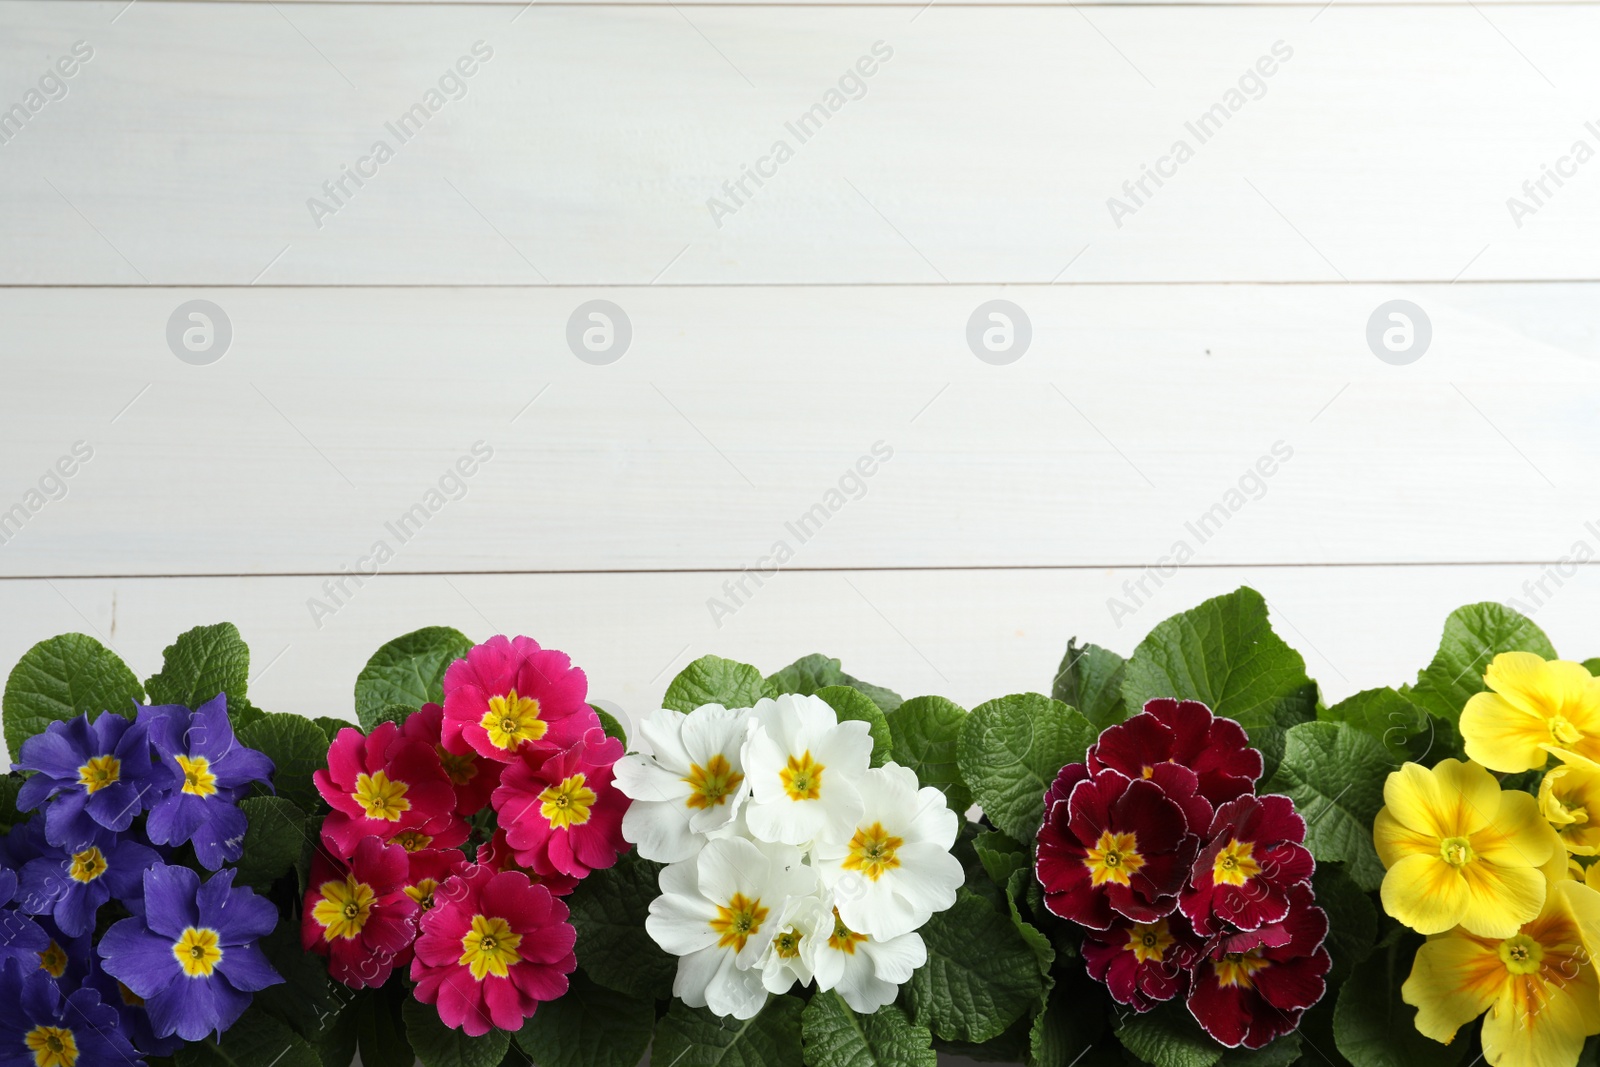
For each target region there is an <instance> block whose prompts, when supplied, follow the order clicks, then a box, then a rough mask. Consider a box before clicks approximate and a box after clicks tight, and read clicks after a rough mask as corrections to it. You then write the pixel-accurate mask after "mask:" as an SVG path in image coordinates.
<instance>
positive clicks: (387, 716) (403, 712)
mask: <svg viewBox="0 0 1600 1067" xmlns="http://www.w3.org/2000/svg"><path fill="white" fill-rule="evenodd" d="M421 710H422V709H421V708H419V707H417V706H416V705H414V704H385V705H384V706H383V707H381V708H379V709H378V710H377V711H376V712H374V713H373V715H372V725H371V726H369V727H365V728H364V729H366V730H368V731H369V732H370V731H371V730H375V729H377V728H378V727H379V726H381V725H382V724H383V723H386V722H392V723H394V724H395V725H396V726H404V725H405V724H406V720H407V719H409V718H411V716H413V715H415V714H416V713H417V712H419V711H421ZM344 725H345V726H354V725H355V724H354V723H348V722H347V723H345V724H344Z"/></svg>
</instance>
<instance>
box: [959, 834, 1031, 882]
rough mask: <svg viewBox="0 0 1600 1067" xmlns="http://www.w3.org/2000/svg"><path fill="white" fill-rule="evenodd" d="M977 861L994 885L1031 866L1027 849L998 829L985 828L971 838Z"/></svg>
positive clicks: (1008, 879)
mask: <svg viewBox="0 0 1600 1067" xmlns="http://www.w3.org/2000/svg"><path fill="white" fill-rule="evenodd" d="M972 848H973V851H975V852H976V853H977V854H978V862H980V863H982V864H983V869H984V872H985V873H986V874H988V876H989V879H990V880H991V881H992V882H994V884H995V885H1005V884H1006V883H1007V882H1009V881H1010V880H1011V875H1012V874H1013V873H1015V872H1016V871H1019V870H1021V869H1022V868H1024V867H1028V866H1031V863H1030V862H1029V860H1028V850H1027V849H1026V848H1024V847H1022V845H1020V844H1018V843H1017V842H1016V841H1013V840H1012V839H1011V838H1010V837H1009V836H1007V835H1006V834H1003V833H1001V832H1000V831H999V830H985V831H983V832H982V833H979V834H978V835H977V836H976V837H974V838H973V839H972Z"/></svg>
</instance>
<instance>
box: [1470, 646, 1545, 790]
mask: <svg viewBox="0 0 1600 1067" xmlns="http://www.w3.org/2000/svg"><path fill="white" fill-rule="evenodd" d="M1534 658H1535V659H1538V657H1537V656H1535V657H1534ZM1460 727H1461V739H1462V741H1463V742H1465V744H1466V750H1467V757H1468V758H1469V759H1472V760H1473V761H1475V762H1477V763H1481V764H1483V765H1484V766H1485V767H1488V768H1489V769H1490V770H1495V771H1504V772H1507V773H1511V774H1515V773H1518V772H1520V771H1531V770H1533V769H1534V768H1535V767H1543V766H1544V765H1545V762H1546V761H1547V760H1548V759H1549V758H1550V757H1549V753H1547V752H1546V751H1545V750H1544V749H1543V748H1542V747H1540V746H1541V745H1543V744H1544V743H1545V742H1547V741H1549V740H1550V727H1549V725H1548V724H1547V723H1546V721H1545V719H1544V718H1543V717H1542V716H1540V715H1537V714H1534V713H1533V712H1531V711H1526V710H1523V709H1522V708H1519V707H1517V706H1516V705H1515V704H1513V703H1511V702H1510V701H1508V700H1506V699H1505V698H1504V697H1502V696H1499V695H1498V694H1495V693H1478V694H1476V695H1474V696H1473V698H1472V699H1471V700H1469V701H1467V706H1466V707H1465V708H1463V709H1461V724H1460Z"/></svg>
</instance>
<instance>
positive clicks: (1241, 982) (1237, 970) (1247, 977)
mask: <svg viewBox="0 0 1600 1067" xmlns="http://www.w3.org/2000/svg"><path fill="white" fill-rule="evenodd" d="M1214 966H1215V967H1216V971H1217V984H1218V985H1220V986H1222V987H1223V988H1224V989H1226V988H1227V987H1229V986H1243V987H1244V988H1245V989H1249V988H1251V987H1252V986H1254V985H1255V979H1253V978H1252V977H1251V976H1252V975H1253V974H1255V973H1256V972H1257V971H1259V970H1261V969H1262V968H1264V967H1267V966H1269V964H1268V962H1267V961H1266V960H1264V959H1262V958H1261V950H1260V949H1258V948H1253V949H1251V950H1250V951H1249V952H1229V953H1227V954H1226V955H1224V956H1223V957H1222V958H1221V959H1220V960H1218V961H1217V962H1216V964H1215V965H1214Z"/></svg>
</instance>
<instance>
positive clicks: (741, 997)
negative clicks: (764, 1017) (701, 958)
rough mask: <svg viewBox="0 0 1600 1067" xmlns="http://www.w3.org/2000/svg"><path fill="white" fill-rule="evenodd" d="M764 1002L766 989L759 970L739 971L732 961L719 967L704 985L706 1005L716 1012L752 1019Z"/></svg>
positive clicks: (737, 1017) (736, 1017) (758, 1012)
mask: <svg viewBox="0 0 1600 1067" xmlns="http://www.w3.org/2000/svg"><path fill="white" fill-rule="evenodd" d="M766 1003H767V990H766V987H765V986H763V985H762V984H761V972H760V971H757V970H748V971H741V970H739V969H738V968H737V967H735V966H733V965H732V961H731V958H730V960H729V963H728V965H727V966H724V967H720V968H718V970H717V973H716V974H715V975H714V976H713V977H712V979H711V981H710V983H709V984H708V985H707V986H706V1007H708V1008H710V1009H711V1010H712V1011H713V1012H715V1013H716V1014H718V1015H723V1016H727V1015H731V1016H733V1017H734V1018H735V1019H753V1018H755V1017H756V1016H757V1015H758V1014H760V1012H761V1009H762V1008H763V1007H764V1006H765V1005H766Z"/></svg>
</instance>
